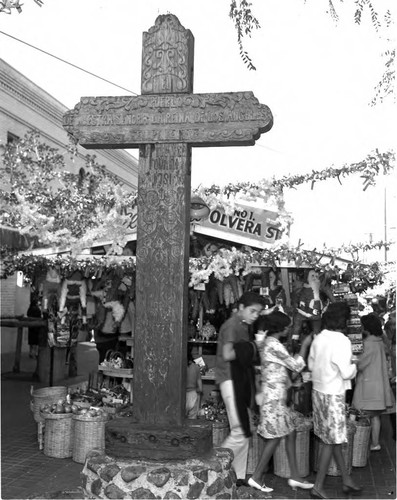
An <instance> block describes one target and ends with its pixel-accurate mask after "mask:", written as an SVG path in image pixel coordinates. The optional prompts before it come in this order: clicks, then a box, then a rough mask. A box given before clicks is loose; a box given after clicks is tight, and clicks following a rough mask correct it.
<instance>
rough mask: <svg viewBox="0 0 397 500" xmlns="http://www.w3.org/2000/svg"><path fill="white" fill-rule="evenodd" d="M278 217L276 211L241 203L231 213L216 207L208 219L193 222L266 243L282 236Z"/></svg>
mask: <svg viewBox="0 0 397 500" xmlns="http://www.w3.org/2000/svg"><path fill="white" fill-rule="evenodd" d="M276 219H277V213H276V212H272V211H270V210H263V209H260V208H253V207H248V206H245V205H240V204H239V205H237V206H236V209H235V210H234V212H233V213H232V214H230V215H229V214H226V213H225V211H224V210H223V209H219V208H215V209H212V210H211V212H210V214H209V216H208V218H207V219H205V220H200V221H193V222H194V223H195V224H197V225H199V226H203V227H208V228H212V229H217V230H220V231H223V232H225V233H228V234H229V235H231V234H236V235H239V236H245V237H246V238H250V239H254V240H259V241H265V242H266V243H275V241H276V240H278V239H280V238H281V236H282V230H281V229H280V227H279V223H278V222H276Z"/></svg>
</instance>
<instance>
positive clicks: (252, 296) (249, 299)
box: [237, 292, 265, 307]
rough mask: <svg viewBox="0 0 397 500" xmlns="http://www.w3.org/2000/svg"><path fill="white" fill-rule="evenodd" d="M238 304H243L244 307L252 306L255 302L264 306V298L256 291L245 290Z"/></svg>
mask: <svg viewBox="0 0 397 500" xmlns="http://www.w3.org/2000/svg"><path fill="white" fill-rule="evenodd" d="M237 304H238V305H239V304H242V305H243V306H244V307H249V306H252V305H253V304H259V305H261V306H264V305H265V304H264V301H263V298H262V297H261V296H260V295H258V294H257V293H255V292H245V293H243V295H242V296H241V297H240V298H239V300H238V303H237Z"/></svg>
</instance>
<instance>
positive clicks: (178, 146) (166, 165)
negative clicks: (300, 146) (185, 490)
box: [64, 14, 273, 458]
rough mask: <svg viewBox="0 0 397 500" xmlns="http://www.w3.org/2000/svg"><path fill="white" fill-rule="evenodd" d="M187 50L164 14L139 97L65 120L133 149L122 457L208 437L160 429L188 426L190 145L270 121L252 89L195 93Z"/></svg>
mask: <svg viewBox="0 0 397 500" xmlns="http://www.w3.org/2000/svg"><path fill="white" fill-rule="evenodd" d="M193 53H194V38H193V35H192V33H191V32H190V30H187V29H185V28H184V27H183V26H182V25H181V24H180V22H179V20H178V18H177V17H176V16H174V15H172V14H167V15H160V16H159V17H158V18H157V19H156V21H155V25H154V26H153V27H151V28H150V29H149V30H148V32H145V33H144V34H143V50H142V82H141V92H142V95H140V96H137V97H83V98H81V100H80V103H78V104H77V105H76V106H75V108H74V109H73V110H71V111H69V112H67V113H66V114H65V116H64V127H65V129H66V130H67V131H68V132H69V133H70V134H71V135H72V136H73V137H74V138H75V139H77V140H78V142H79V143H80V145H82V146H84V147H85V148H95V149H100V148H107V149H109V148H137V147H139V174H138V221H137V256H136V266H137V271H136V311H137V313H136V334H135V349H134V351H135V359H134V382H133V384H134V386H133V388H134V389H133V390H134V421H135V424H134V425H135V426H137V428H139V431H137V433H138V434H140V436H141V437H138V438H137V437H136V434H137V433H135V434H134V432H133V431H131V430H128V431H127V430H126V429H125V428H122V424H120V425H115V424H112V426H113V427H112V428H113V437H114V438H115V439H116V440H117V439H119V442H118V446H113V445H112V443H111V440H109V442H107V449H108V448H109V447H110V448H112V450H113V453H114V454H118V455H121V456H143V455H145V456H151V457H154V456H156V457H157V458H164V457H167V456H168V455H170V456H171V455H175V454H176V455H178V456H179V457H181V458H182V456H186V457H187V456H189V453H190V454H194V452H197V449H198V447H200V446H201V447H202V446H203V443H204V441H206V439H207V438H208V436H207V437H206V438H205V439H202V438H201V444H200V445H198V442H199V441H200V438H199V437H198V438H197V435H196V437H193V438H192V439H190V440H189V439H181V440H180V439H179V438H176V437H175V436H174V438H172V432H171V438H170V435H168V437H165V436H164V435H163V434H162V432H163V431H161V432H160V431H158V432H156V426H157V427H158V428H160V427H161V429H162V430H164V429H166V428H169V429H170V428H171V427H173V426H174V427H175V426H176V427H177V428H178V427H179V428H183V426H184V425H187V422H185V421H184V408H185V387H186V380H185V379H186V350H187V284H188V261H189V224H190V190H191V180H190V168H191V147H192V146H206V147H208V146H239V145H241V146H245V145H253V144H254V143H255V140H256V139H258V138H259V137H260V135H261V134H262V133H264V132H267V131H268V130H270V128H271V127H272V125H273V117H272V114H271V111H270V109H269V108H268V107H267V106H266V105H263V104H260V103H259V102H258V100H257V99H256V98H255V96H254V95H253V93H252V92H234V93H233V92H226V93H213V94H193ZM117 420H118V419H117ZM120 420H122V419H120ZM130 425H131V423H130ZM189 425H193V424H191V422H190V423H189ZM145 427H146V428H145ZM196 427H198V426H197V425H196ZM144 428H145V430H143V429H144ZM147 429H149V430H147ZM195 432H196V431H195ZM142 433H143V434H142ZM160 434H161V437H160ZM193 434H194V432H193ZM143 435H144V436H145V437H142V436H143ZM150 437H151V439H150ZM179 437H180V436H179ZM185 437H186V436H185ZM121 438H123V439H121ZM176 442H178V446H176ZM181 442H183V443H184V445H182V444H181V445H180V443H181ZM170 443H171V444H170ZM192 443H193V444H192ZM194 443H196V444H194ZM128 445H129V447H128ZM168 445H170V447H171V448H172V447H174V450H173V451H172V453H171V452H170V453H168V451H167V446H168ZM179 445H180V446H179ZM132 447H133V448H134V449H135V451H131V448H132ZM204 447H205V445H204ZM116 448H117V449H116ZM160 449H162V451H159V450H160ZM120 450H121V451H120ZM136 450H141V451H136ZM144 450H149V451H144Z"/></svg>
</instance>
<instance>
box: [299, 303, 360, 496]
mask: <svg viewBox="0 0 397 500" xmlns="http://www.w3.org/2000/svg"><path fill="white" fill-rule="evenodd" d="M349 316H350V308H349V306H348V305H347V304H346V303H345V302H333V303H332V304H330V305H329V306H328V309H327V310H326V311H325V313H324V314H323V316H322V328H323V329H322V330H321V332H320V333H319V334H318V335H316V337H315V338H314V340H313V342H312V345H311V348H310V354H309V359H308V366H309V369H310V370H311V371H312V383H313V391H312V400H313V426H314V434H315V435H316V436H317V437H319V438H320V439H321V441H322V442H323V446H322V447H321V450H320V455H319V460H318V462H319V463H318V472H317V476H316V482H315V484H314V488H313V489H312V491H311V492H310V493H311V496H312V498H329V497H328V496H327V495H326V493H325V491H324V489H323V488H324V480H325V476H326V474H327V471H328V467H329V463H330V461H331V457H332V456H333V457H334V459H335V462H336V464H337V465H338V467H339V469H340V471H341V475H342V481H343V492H344V493H346V494H351V493H358V492H360V491H361V488H360V487H358V486H356V485H355V483H354V482H353V480H352V478H351V477H350V475H349V474H348V471H347V468H346V464H345V462H344V459H343V455H342V443H345V442H347V426H346V411H345V391H346V390H347V389H350V380H351V379H352V378H354V377H355V375H356V373H357V368H356V365H355V364H354V362H353V358H352V348H351V342H350V340H349V339H348V338H347V337H346V336H345V334H344V333H343V331H344V330H345V329H346V324H347V320H348V319H349Z"/></svg>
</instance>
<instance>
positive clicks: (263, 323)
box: [257, 311, 291, 334]
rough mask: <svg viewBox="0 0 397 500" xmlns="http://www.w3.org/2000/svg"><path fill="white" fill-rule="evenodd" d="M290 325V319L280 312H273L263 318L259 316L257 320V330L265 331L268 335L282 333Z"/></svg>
mask: <svg viewBox="0 0 397 500" xmlns="http://www.w3.org/2000/svg"><path fill="white" fill-rule="evenodd" d="M290 324H291V319H290V317H289V316H287V315H286V314H284V313H282V312H280V311H273V312H272V313H270V314H267V315H265V316H259V318H258V320H257V327H258V330H262V331H266V330H267V332H268V334H272V333H278V332H282V331H283V330H284V329H285V328H286V327H287V326H289V325H290Z"/></svg>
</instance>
